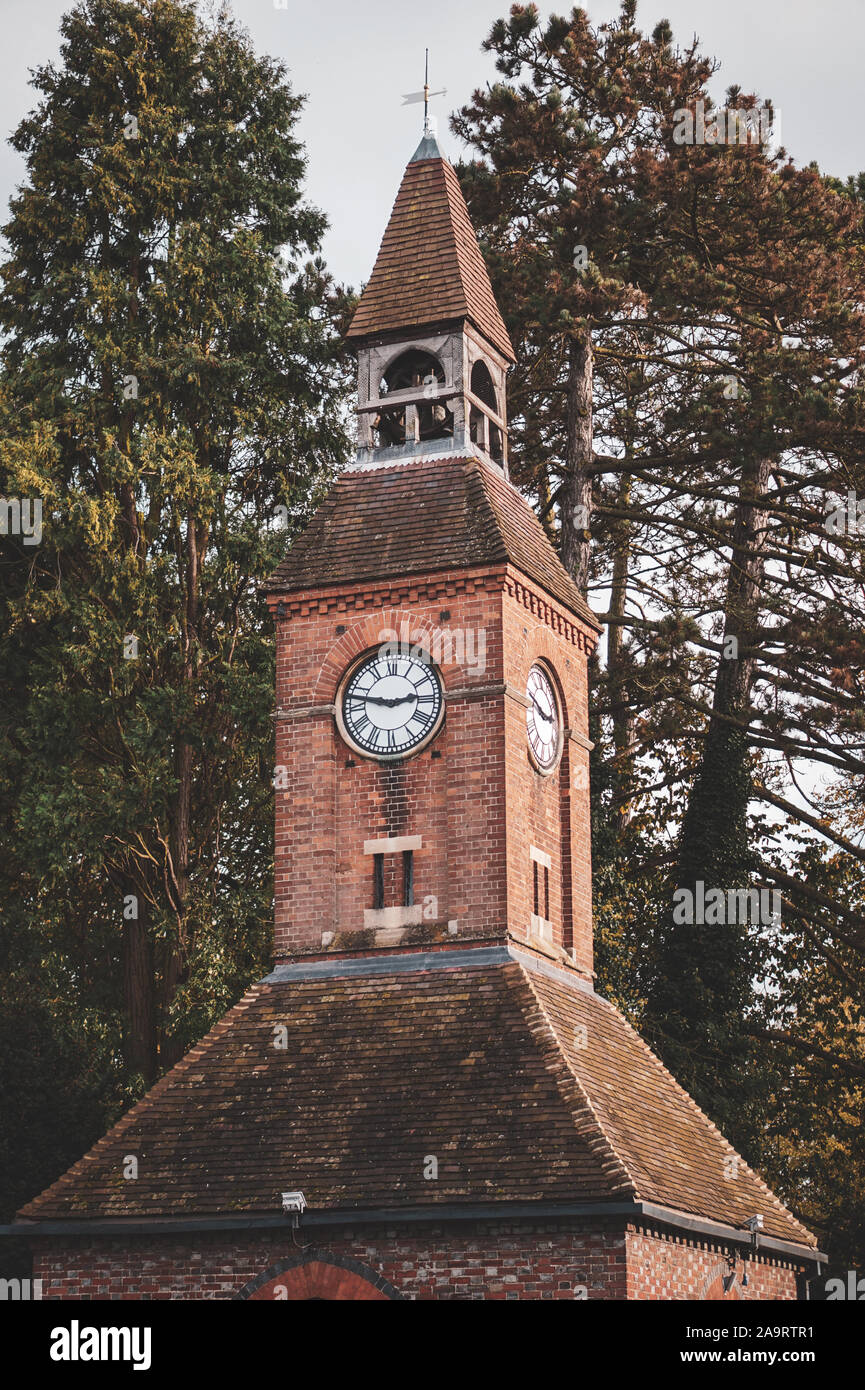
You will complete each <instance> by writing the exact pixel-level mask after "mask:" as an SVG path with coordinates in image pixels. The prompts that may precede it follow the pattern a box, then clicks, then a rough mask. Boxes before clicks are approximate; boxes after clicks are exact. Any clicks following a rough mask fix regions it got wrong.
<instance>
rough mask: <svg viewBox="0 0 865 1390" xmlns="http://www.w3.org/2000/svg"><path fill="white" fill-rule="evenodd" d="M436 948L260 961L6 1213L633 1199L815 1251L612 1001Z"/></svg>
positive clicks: (547, 977)
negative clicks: (68, 1164) (141, 1086)
mask: <svg viewBox="0 0 865 1390" xmlns="http://www.w3.org/2000/svg"><path fill="white" fill-rule="evenodd" d="M481 958H483V961H482V963H478V964H475V963H474V962H475V961H478V960H480V959H481ZM452 960H453V962H454V963H453V964H449V963H448V960H447V958H446V953H442V954H441V955H439V956H438V957H434V958H432V961H431V960H430V958H427V959H426V961H425V962H424V963H423V964H422V963H421V962H419V961H418V960H417V958H416V957H415V958H411V957H409V958H407V957H402V958H401V959H400V958H398V957H397V958H393V957H391V958H390V959H389V960H384V961H383V960H382V959H381V958H379V959H378V960H376V961H375V962H374V963H370V962H366V963H365V964H362V963H359V962H351V963H350V964H347V963H346V962H341V963H339V962H329V963H327V965H326V966H322V967H315V966H313V967H309V966H306V967H305V969H304V968H303V967H301V968H298V967H288V968H287V969H285V970H283V971H281V972H277V974H276V975H275V976H273V977H270V978H269V980H267V981H263V982H262V983H261V984H258V985H256V986H255V987H254V988H253V989H252V990H251V991H250V992H249V993H248V994H247V996H246V997H245V999H244V1000H242V1001H241V1003H240V1004H239V1005H237V1007H236V1008H235V1009H233V1010H232V1011H231V1012H230V1013H229V1014H228V1015H227V1016H226V1017H225V1019H223V1021H222V1022H221V1023H220V1024H218V1025H217V1027H216V1028H214V1029H213V1030H212V1032H211V1033H209V1034H208V1036H207V1037H206V1038H205V1039H204V1040H203V1042H201V1043H200V1044H199V1045H198V1046H197V1047H194V1048H193V1049H192V1051H191V1052H189V1053H188V1054H187V1056H186V1057H185V1058H184V1059H183V1061H182V1062H180V1063H179V1064H178V1065H177V1066H176V1067H175V1068H174V1069H173V1070H172V1071H171V1072H169V1073H168V1075H167V1076H166V1077H164V1078H163V1079H162V1080H161V1081H160V1082H159V1083H158V1084H157V1085H156V1086H155V1087H154V1088H153V1089H152V1090H151V1091H150V1092H149V1094H148V1095H147V1096H145V1098H144V1099H143V1100H142V1101H140V1102H139V1103H138V1105H136V1106H135V1107H134V1108H133V1109H132V1110H131V1111H130V1112H129V1113H128V1114H127V1115H126V1116H125V1117H124V1118H123V1119H122V1120H120V1122H119V1123H118V1124H117V1125H115V1126H114V1128H113V1129H112V1130H111V1131H110V1132H109V1133H108V1134H107V1135H106V1137H105V1138H104V1139H102V1140H101V1141H100V1142H99V1143H98V1144H97V1145H96V1146H95V1148H94V1149H92V1150H91V1151H90V1153H89V1154H87V1155H86V1156H85V1158H83V1159H82V1160H81V1161H80V1162H79V1163H77V1164H76V1165H75V1166H74V1167H73V1168H71V1169H70V1170H69V1172H68V1173H66V1174H65V1175H64V1176H63V1177H62V1178H60V1179H59V1181H58V1182H56V1183H54V1185H53V1186H52V1187H50V1188H48V1189H47V1191H45V1192H43V1193H42V1195H41V1196H40V1197H37V1198H36V1199H35V1200H34V1201H32V1202H30V1203H29V1205H28V1206H26V1207H25V1208H24V1209H23V1211H22V1212H21V1213H20V1216H21V1217H22V1218H28V1219H41V1220H57V1219H64V1218H77V1219H86V1218H92V1219H96V1218H105V1217H121V1216H122V1217H127V1218H129V1217H146V1216H179V1215H200V1216H213V1215H217V1214H221V1215H232V1214H239V1213H250V1214H255V1213H259V1214H264V1213H273V1212H277V1211H278V1210H279V1208H280V1194H281V1192H282V1191H284V1190H288V1189H297V1188H300V1189H301V1190H302V1191H303V1192H304V1194H305V1196H306V1199H307V1202H308V1204H309V1206H310V1208H312V1209H318V1210H333V1209H349V1210H362V1209H368V1210H374V1209H378V1208H390V1209H393V1208H395V1207H399V1206H401V1205H408V1206H415V1207H416V1206H424V1207H431V1208H434V1207H436V1206H437V1205H441V1204H443V1203H447V1204H451V1203H461V1202H465V1203H472V1204H477V1203H493V1204H494V1203H499V1202H506V1201H515V1200H516V1201H520V1202H543V1201H557V1202H562V1201H568V1202H578V1201H609V1200H613V1201H621V1200H628V1199H633V1200H641V1201H646V1202H654V1203H658V1204H661V1205H663V1206H666V1207H672V1208H675V1209H677V1210H679V1211H681V1212H685V1213H688V1214H691V1215H695V1216H702V1217H705V1218H708V1219H710V1220H713V1221H716V1222H721V1223H725V1224H729V1225H731V1226H735V1227H742V1226H743V1225H744V1222H745V1220H746V1218H747V1217H748V1216H750V1215H752V1214H753V1213H754V1212H755V1211H759V1212H762V1214H763V1216H764V1221H765V1231H766V1234H768V1235H770V1236H774V1237H775V1238H778V1239H781V1240H788V1241H793V1242H796V1243H801V1244H809V1245H810V1244H812V1243H813V1242H812V1237H811V1236H810V1235H809V1233H808V1232H807V1231H806V1230H805V1228H804V1227H802V1226H801V1225H800V1224H799V1223H798V1222H797V1221H796V1220H795V1219H794V1218H793V1217H792V1216H791V1214H790V1213H789V1212H788V1211H787V1210H786V1209H785V1208H784V1207H783V1206H782V1205H781V1203H780V1202H779V1201H778V1200H777V1198H775V1197H774V1196H773V1195H772V1194H771V1193H770V1192H769V1191H768V1189H767V1188H766V1187H765V1186H764V1184H763V1183H762V1182H761V1181H760V1180H759V1178H757V1177H756V1176H755V1175H754V1174H753V1173H752V1172H751V1170H750V1169H748V1168H747V1167H746V1166H745V1164H744V1163H742V1162H741V1160H740V1164H739V1169H738V1176H737V1177H736V1179H735V1180H734V1181H730V1180H726V1179H725V1177H724V1171H725V1160H727V1159H728V1157H729V1155H731V1154H732V1152H733V1151H732V1149H730V1147H729V1145H728V1144H726V1142H725V1141H724V1140H723V1139H722V1138H721V1136H720V1135H719V1134H718V1132H717V1130H715V1129H714V1127H713V1126H712V1125H711V1124H710V1123H709V1121H708V1120H707V1119H706V1118H705V1116H703V1115H702V1114H701V1112H700V1111H699V1110H698V1109H697V1107H696V1106H695V1105H694V1104H693V1102H692V1101H690V1100H689V1098H688V1097H687V1096H686V1095H685V1093H684V1092H683V1091H682V1090H681V1089H680V1087H678V1086H677V1085H676V1083H675V1082H674V1081H673V1079H672V1078H671V1077H670V1076H669V1074H668V1073H667V1072H666V1071H665V1070H664V1068H663V1067H662V1066H661V1065H660V1063H659V1062H658V1061H657V1060H656V1059H655V1058H654V1057H653V1056H652V1054H651V1053H650V1052H649V1051H648V1049H647V1048H646V1047H645V1045H644V1044H643V1043H642V1042H641V1041H640V1039H639V1038H638V1036H637V1035H636V1033H634V1032H633V1030H632V1029H631V1028H629V1027H628V1025H627V1024H626V1023H625V1022H624V1020H623V1019H622V1018H621V1016H620V1015H619V1014H618V1013H617V1012H616V1011H615V1010H614V1009H613V1008H612V1007H611V1006H610V1005H609V1004H607V1003H605V1002H604V1001H603V1000H601V999H599V998H597V997H596V996H594V995H591V994H589V993H587V992H586V991H585V990H583V989H580V988H579V987H578V986H577V985H576V984H575V983H574V982H573V981H572V980H571V979H570V978H569V976H568V975H567V974H566V973H565V972H563V971H561V970H554V971H552V974H550V973H547V974H540V973H539V972H538V971H537V970H536V969H534V968H532V969H528V968H526V966H525V965H524V964H521V963H519V962H518V961H517V960H515V959H513V958H512V957H510V956H508V954H507V953H506V952H505V951H504V950H501V952H500V953H498V954H497V956H496V959H495V960H493V961H491V960H490V957H489V955H488V954H485V953H484V952H482V951H481V952H478V951H474V952H472V951H469V952H460V953H459V954H458V955H454V956H453V957H452ZM340 969H341V970H342V972H343V973H342V974H334V973H333V972H334V970H337V971H339V970H340ZM316 970H318V973H317V974H316ZM388 970H390V972H391V973H386V972H387V971H388ZM292 971H294V975H292ZM364 972H365V973H364ZM279 1025H284V1028H285V1030H286V1031H285V1036H284V1041H285V1046H284V1047H278V1046H275V1043H276V1042H277V1041H282V1040H283V1039H279V1038H278V1037H277V1031H276V1030H277V1028H278V1026H279ZM581 1030H584V1032H581ZM128 1154H137V1155H138V1177H137V1180H135V1181H129V1180H125V1179H124V1177H123V1168H124V1160H125V1157H126V1155H128ZM428 1155H435V1156H436V1157H437V1159H438V1179H437V1181H435V1182H432V1181H428V1180H427V1179H426V1178H425V1177H424V1167H425V1160H426V1158H427V1156H428Z"/></svg>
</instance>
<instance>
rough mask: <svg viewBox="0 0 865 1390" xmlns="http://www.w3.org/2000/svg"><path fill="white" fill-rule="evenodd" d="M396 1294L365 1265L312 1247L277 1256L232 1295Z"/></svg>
mask: <svg viewBox="0 0 865 1390" xmlns="http://www.w3.org/2000/svg"><path fill="white" fill-rule="evenodd" d="M400 1297H401V1295H400V1294H398V1293H397V1291H396V1289H395V1288H394V1287H393V1285H392V1284H390V1283H388V1281H387V1279H385V1278H383V1277H382V1275H380V1274H377V1273H376V1271H375V1270H374V1269H372V1268H371V1267H370V1266H369V1265H364V1264H361V1262H360V1260H352V1259H349V1258H348V1257H347V1256H345V1255H334V1254H331V1252H330V1251H328V1250H318V1249H313V1248H312V1247H310V1248H309V1249H308V1250H304V1251H303V1252H302V1253H301V1254H298V1255H293V1256H291V1257H290V1258H289V1259H287V1260H279V1261H278V1262H277V1263H276V1264H274V1265H271V1266H270V1268H269V1269H266V1270H265V1272H264V1273H263V1274H259V1275H258V1276H257V1277H256V1278H255V1279H251V1280H250V1281H249V1283H248V1284H245V1285H244V1287H243V1288H242V1289H241V1290H240V1293H238V1294H236V1295H235V1298H236V1299H245V1300H250V1301H258V1302H271V1303H283V1302H284V1303H297V1302H309V1301H310V1300H312V1299H323V1300H326V1301H328V1302H335V1301H338V1300H342V1299H351V1300H366V1301H369V1300H371V1299H376V1300H380V1299H399V1298H400Z"/></svg>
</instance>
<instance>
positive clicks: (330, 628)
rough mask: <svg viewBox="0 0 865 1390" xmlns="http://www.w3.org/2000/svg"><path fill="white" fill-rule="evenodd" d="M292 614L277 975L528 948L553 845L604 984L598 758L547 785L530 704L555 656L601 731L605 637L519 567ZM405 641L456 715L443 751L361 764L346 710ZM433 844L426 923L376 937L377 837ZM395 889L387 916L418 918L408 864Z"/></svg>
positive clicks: (556, 908)
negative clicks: (532, 736) (595, 884)
mask: <svg viewBox="0 0 865 1390" xmlns="http://www.w3.org/2000/svg"><path fill="white" fill-rule="evenodd" d="M275 603H276V600H274V601H273V603H272V607H274V611H275ZM286 610H287V611H286V614H285V616H284V617H283V618H282V619H279V618H277V689H276V699H277V726H276V749H277V758H276V761H277V768H278V769H284V771H283V772H281V773H280V779H281V782H282V785H277V789H276V941H275V955H276V959H277V961H281V960H286V959H289V958H291V957H293V956H297V955H301V954H307V955H309V954H314V955H318V954H328V953H334V954H336V953H343V952H345V951H351V950H357V951H366V950H369V949H371V948H375V947H387V948H393V947H394V946H398V947H400V948H402V949H405V948H406V947H413V946H434V945H441V944H442V943H446V944H450V945H453V944H459V943H461V942H465V941H485V940H501V939H503V938H504V936H505V933H506V930H507V929H508V928H510V930H511V931H512V933H514V934H516V935H519V936H521V937H525V935H526V932H527V929H528V924H529V917H530V913H531V903H530V891H531V889H530V883H529V879H530V872H531V871H530V865H529V860H528V846H529V843H530V842H531V843H538V847H539V848H543V849H544V851H545V852H547V850H546V847H547V846H549V847H550V849H549V853H550V856H551V859H552V861H553V869H552V873H551V885H550V887H551V901H552V904H553V906H552V907H551V916H552V917H553V919H554V923H555V929H556V933H557V935H556V945H557V946H559V947H560V946H561V945H563V944H564V945H566V946H570V945H571V944H572V941H574V942H576V943H577V945H578V957H579V963H580V966H581V968H582V969H583V970H584V971H585V972H586V973H588V972H589V971H590V970H591V896H590V894H591V887H590V865H589V824H588V778H587V776H585V775H584V778H583V784H582V790H581V791H579V790H578V791H576V792H575V791H574V787H573V779H572V772H573V770H574V768H575V760H576V763H577V764H579V765H580V766H582V765H583V764H585V769H584V773H585V772H586V771H587V767H588V763H587V758H588V754H587V753H586V752H585V751H584V749H583V748H581V747H579V746H578V745H577V744H576V743H574V742H572V741H571V740H568V742H567V746H566V751H565V756H564V758H563V765H562V769H561V771H559V772H557V773H556V774H554V775H553V776H551V777H546V778H545V777H541V776H540V775H539V774H538V773H537V772H535V771H534V769H533V768H532V767H531V765H530V763H529V759H528V754H527V751H526V725H525V706H524V704H520V703H519V698H518V697H519V694H520V693H521V692H524V691H525V682H526V677H527V675H528V670H529V667H530V665H531V663H532V661H533V660H536V659H538V657H542V658H543V659H545V660H546V661H547V662H548V663H549V665H550V667H551V669H552V670H553V671H554V673H555V676H556V678H557V680H558V683H559V685H560V687H561V693H562V698H563V701H564V703H565V705H566V708H567V719H568V723H569V726H570V727H572V728H574V729H577V730H579V731H581V732H582V733H583V735H584V734H585V730H586V726H587V719H588V713H587V699H586V661H587V646H586V643H587V640H588V639H589V637H590V634H588V630H587V629H586V630H585V631H584V630H583V629H581V628H580V627H579V625H577V624H575V623H574V622H573V620H572V619H569V618H568V616H567V615H566V614H565V613H564V612H563V611H562V610H560V609H558V608H556V607H555V605H552V604H551V603H550V601H549V600H548V599H547V598H545V597H544V595H543V593H542V592H541V591H540V590H538V589H535V588H533V587H532V586H530V585H528V584H527V583H526V582H525V581H523V580H522V579H520V581H519V582H517V581H516V580H515V578H514V575H513V572H511V571H509V570H508V569H507V567H505V566H500V567H498V568H494V569H485V570H475V571H472V572H458V573H454V574H452V575H446V576H439V577H437V578H435V579H434V580H433V579H430V580H424V579H422V578H419V579H418V580H417V581H412V580H407V581H401V582H400V584H399V585H398V586H393V587H389V588H387V589H381V588H376V589H369V588H366V587H364V586H363V585H356V586H354V587H353V588H350V589H347V590H345V591H341V592H339V593H336V592H332V591H327V592H326V593H325V592H323V591H322V592H316V593H314V594H313V593H310V594H301V595H292V596H290V600H289V601H287V602H286ZM580 633H582V634H583V636H582V638H580V636H579V634H580ZM390 634H399V635H400V639H401V640H402V638H403V634H406V637H407V640H410V641H411V642H412V643H414V642H415V641H418V643H421V644H422V643H425V644H427V645H428V646H430V647H431V648H432V650H433V653H434V654H437V653H438V654H440V660H439V661H438V663H437V664H438V667H439V670H440V673H441V676H442V681H443V685H444V692H445V707H446V714H445V723H444V727H443V729H442V730H441V732H440V733H439V734H438V736H437V737H436V738H435V739H434V740H433V741H432V743H431V744H429V745H428V746H427V747H426V748H424V749H422V750H421V751H420V752H419V753H417V754H415V755H414V756H410V757H408V758H406V759H405V760H403V761H401V762H400V763H399V764H397V765H390V766H388V765H381V764H379V763H377V762H375V761H372V760H370V759H367V758H364V757H362V756H360V755H359V754H358V753H356V752H355V751H353V750H352V748H351V747H350V746H349V745H348V744H347V743H346V742H345V741H344V740H343V738H342V737H341V736H340V733H339V731H338V729H337V725H336V721H335V719H334V714H333V706H334V703H335V701H336V700H337V697H338V693H339V688H340V684H341V681H342V679H343V677H344V675H345V673H346V670H347V669H348V667H349V666H350V665H351V664H352V662H353V661H355V660H356V659H357V658H358V657H359V656H360V655H361V654H363V653H364V652H366V651H371V650H374V649H375V648H377V647H379V646H380V645H381V644H382V642H384V641H387V640H388V636H389V635H390ZM580 641H582V645H580ZM505 646H507V652H506V651H505ZM563 808H564V809H563ZM574 811H575V813H574ZM418 835H419V836H420V837H421V840H422V845H421V848H420V849H419V850H417V851H415V854H414V875H415V903H416V904H417V905H418V906H419V907H420V909H421V910H422V913H423V918H422V921H421V922H420V923H417V924H412V925H405V926H397V927H386V928H383V929H381V930H377V931H376V930H374V929H372V928H370V927H367V926H366V925H365V922H364V909H365V908H367V909H369V908H372V906H373V881H372V872H373V866H372V857H371V856H370V855H367V854H365V853H364V841H366V840H372V839H377V838H382V837H402V836H418ZM384 886H385V897H384V902H385V906H386V907H395V906H398V905H400V904H401V902H402V899H401V864H400V862H399V860H398V858H396V857H393V858H391V857H390V856H388V857H387V858H386V861H385V885H384Z"/></svg>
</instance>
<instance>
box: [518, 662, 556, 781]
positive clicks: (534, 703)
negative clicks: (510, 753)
mask: <svg viewBox="0 0 865 1390" xmlns="http://www.w3.org/2000/svg"><path fill="white" fill-rule="evenodd" d="M526 698H527V699H528V701H529V706H528V709H527V710H526V731H527V734H528V740H529V749H530V750H531V754H532V757H533V759H534V761H535V763H536V764H537V766H538V767H539V768H540V770H541V771H542V772H549V771H551V769H552V768H554V767H555V765H556V762H557V761H558V757H559V748H560V744H561V720H560V718H559V706H558V701H557V700H556V696H555V692H554V690H553V686H552V682H551V680H550V678H549V676H548V675H547V673H546V672H545V671H544V669H543V667H542V666H533V667H532V669H531V670H530V671H529V678H528V681H527V682H526Z"/></svg>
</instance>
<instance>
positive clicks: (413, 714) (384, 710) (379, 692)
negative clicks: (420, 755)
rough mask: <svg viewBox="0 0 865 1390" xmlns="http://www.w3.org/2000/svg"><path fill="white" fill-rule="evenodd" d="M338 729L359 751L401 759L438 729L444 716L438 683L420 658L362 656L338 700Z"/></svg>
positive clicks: (381, 756)
mask: <svg viewBox="0 0 865 1390" xmlns="http://www.w3.org/2000/svg"><path fill="white" fill-rule="evenodd" d="M337 710H338V714H339V718H338V722H339V725H340V732H341V733H342V735H343V737H344V738H345V739H346V741H347V742H348V743H350V744H352V745H353V747H354V748H355V749H357V751H358V752H359V753H363V754H364V755H365V756H366V757H373V758H404V757H405V756H406V755H407V754H408V753H414V752H416V751H417V750H418V749H419V748H421V747H422V746H423V745H424V744H425V743H428V742H429V740H430V739H431V738H432V737H433V736H434V735H435V734H436V733H437V732H438V728H439V725H440V724H441V721H442V717H443V715H444V700H443V698H442V688H441V682H440V681H439V678H438V675H437V674H436V672H435V670H434V669H433V667H432V666H431V665H430V664H429V663H428V662H427V661H424V660H423V659H422V658H421V657H419V656H415V655H413V654H412V655H403V654H401V653H400V654H398V655H396V656H382V655H379V654H378V653H374V654H373V655H372V656H367V657H365V658H364V659H363V660H362V661H361V662H360V663H359V665H357V666H356V667H355V668H354V669H353V670H352V671H351V672H349V675H348V677H347V679H346V681H345V683H344V686H343V691H342V696H341V698H340V699H339V700H338V701H337Z"/></svg>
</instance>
